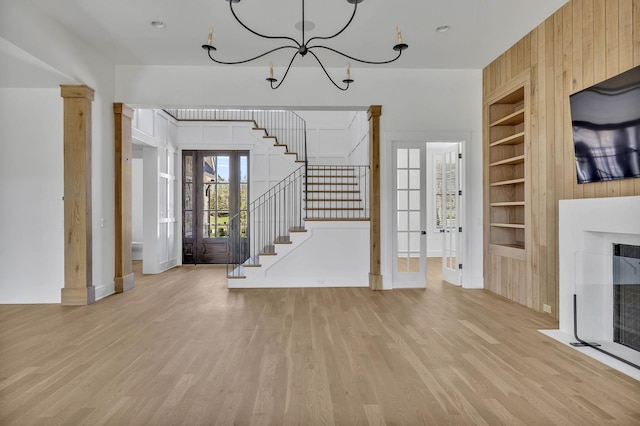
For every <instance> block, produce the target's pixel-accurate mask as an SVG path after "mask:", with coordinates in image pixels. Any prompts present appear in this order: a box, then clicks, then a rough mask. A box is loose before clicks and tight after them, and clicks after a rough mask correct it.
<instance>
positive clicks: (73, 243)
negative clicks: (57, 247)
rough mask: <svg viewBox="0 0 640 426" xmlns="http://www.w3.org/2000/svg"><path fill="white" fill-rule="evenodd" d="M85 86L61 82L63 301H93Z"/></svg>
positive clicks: (88, 114)
mask: <svg viewBox="0 0 640 426" xmlns="http://www.w3.org/2000/svg"><path fill="white" fill-rule="evenodd" d="M93 92H94V91H93V89H92V88H90V87H88V86H68V85H63V86H60V95H61V96H62V98H63V99H64V288H63V289H62V304H63V305H88V304H90V303H93V302H94V301H95V299H96V298H95V287H94V286H93V284H92V281H91V269H92V264H93V260H92V257H91V242H92V239H91V102H93Z"/></svg>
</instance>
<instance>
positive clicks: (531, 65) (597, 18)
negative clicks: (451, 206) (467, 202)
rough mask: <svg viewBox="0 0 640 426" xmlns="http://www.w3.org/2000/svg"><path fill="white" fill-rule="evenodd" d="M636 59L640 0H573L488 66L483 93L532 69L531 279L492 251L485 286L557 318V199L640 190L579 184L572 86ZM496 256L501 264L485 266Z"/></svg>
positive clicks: (635, 182)
mask: <svg viewBox="0 0 640 426" xmlns="http://www.w3.org/2000/svg"><path fill="white" fill-rule="evenodd" d="M636 65H640V0H570V1H569V2H568V3H567V4H565V6H563V7H562V8H561V9H559V10H558V11H557V12H556V13H555V14H553V15H552V16H551V17H549V18H548V19H547V20H546V21H544V22H543V23H542V24H540V25H539V26H538V27H537V28H535V29H534V30H533V31H531V32H530V33H529V34H527V35H526V36H525V37H524V38H523V39H522V40H520V41H519V42H518V43H516V44H515V45H514V46H512V47H511V48H510V49H509V50H507V51H506V52H505V53H504V54H502V55H501V56H500V57H498V58H497V59H496V60H495V61H493V62H492V63H491V64H489V65H488V66H487V67H486V68H485V69H484V70H483V95H484V97H485V98H487V97H489V96H491V94H492V93H494V92H495V91H497V90H500V88H501V87H502V86H503V85H505V84H507V83H508V82H509V81H510V80H511V79H512V78H513V77H515V76H517V75H519V74H520V73H522V72H526V71H529V73H530V76H531V105H530V112H531V117H530V129H529V132H530V135H531V155H530V157H529V158H528V161H529V162H530V163H529V164H530V166H531V171H532V172H531V182H527V184H528V185H530V189H531V199H530V200H529V202H530V204H531V223H529V225H528V226H530V227H531V241H529V242H528V244H527V245H528V247H527V261H526V265H525V268H526V272H525V274H524V275H525V276H526V277H527V279H526V280H512V279H510V278H509V276H512V275H513V274H516V271H514V270H511V269H510V268H509V265H510V264H511V263H513V261H512V260H510V259H506V258H502V259H501V261H500V260H499V259H491V260H490V261H489V263H487V262H485V287H486V288H487V289H489V290H491V291H494V292H496V293H498V294H501V295H503V296H505V297H508V298H510V299H511V300H515V301H517V302H519V303H522V304H525V305H527V306H529V307H531V308H532V309H535V310H537V311H542V305H543V304H548V305H550V306H551V309H552V315H553V316H554V317H556V318H557V317H558V268H559V267H558V201H559V200H565V199H576V198H593V197H618V196H630V195H640V179H627V180H621V181H614V182H607V183H605V182H602V183H592V184H586V185H578V184H577V182H576V173H575V163H574V150H573V139H572V133H571V115H570V111H569V95H570V94H572V93H574V92H577V91H580V90H582V89H584V88H586V87H589V86H591V85H593V84H596V83H598V82H600V81H602V80H605V79H607V78H609V77H613V76H614V75H616V74H619V73H621V72H624V71H626V70H628V69H630V68H632V67H634V66H636ZM485 143H486V141H485ZM485 203H487V200H486V199H485ZM485 255H486V256H488V253H486V254H485ZM492 262H493V263H499V262H501V263H502V265H501V267H495V266H496V265H494V267H491V268H488V267H487V266H486V265H488V264H491V263H492ZM520 267H521V266H518V268H520ZM492 271H493V272H492ZM498 271H502V272H498ZM516 275H519V276H522V275H521V274H516ZM529 280H531V281H530V282H529ZM520 281H525V282H520ZM505 283H508V285H507V286H505ZM505 287H506V288H505ZM516 287H517V288H516ZM523 293H524V294H523Z"/></svg>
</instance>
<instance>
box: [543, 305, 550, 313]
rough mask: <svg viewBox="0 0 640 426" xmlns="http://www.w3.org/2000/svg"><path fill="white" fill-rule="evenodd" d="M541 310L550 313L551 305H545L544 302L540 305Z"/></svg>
mask: <svg viewBox="0 0 640 426" xmlns="http://www.w3.org/2000/svg"><path fill="white" fill-rule="evenodd" d="M542 310H543V311H544V312H546V313H548V314H550V313H551V305H547V304H546V303H545V304H543V305H542Z"/></svg>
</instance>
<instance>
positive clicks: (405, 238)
mask: <svg viewBox="0 0 640 426" xmlns="http://www.w3.org/2000/svg"><path fill="white" fill-rule="evenodd" d="M393 164H394V180H393V188H394V190H395V199H394V211H395V213H396V214H395V216H396V217H395V223H394V233H395V236H394V252H395V258H396V259H397V261H396V262H395V265H394V270H393V275H394V280H393V281H394V285H396V286H398V287H424V286H425V285H426V267H427V262H426V258H427V256H426V253H427V239H426V231H425V229H426V222H427V220H426V185H425V180H424V177H425V167H426V144H425V143H421V144H416V143H402V142H396V143H394V148H393Z"/></svg>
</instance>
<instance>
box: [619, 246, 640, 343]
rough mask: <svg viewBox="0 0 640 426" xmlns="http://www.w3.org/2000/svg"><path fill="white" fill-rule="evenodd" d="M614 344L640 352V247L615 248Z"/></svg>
mask: <svg viewBox="0 0 640 426" xmlns="http://www.w3.org/2000/svg"><path fill="white" fill-rule="evenodd" d="M613 341H614V342H616V343H619V344H621V345H624V346H627V347H630V348H632V349H635V350H636V351H640V246H634V245H629V244H614V245H613Z"/></svg>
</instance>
